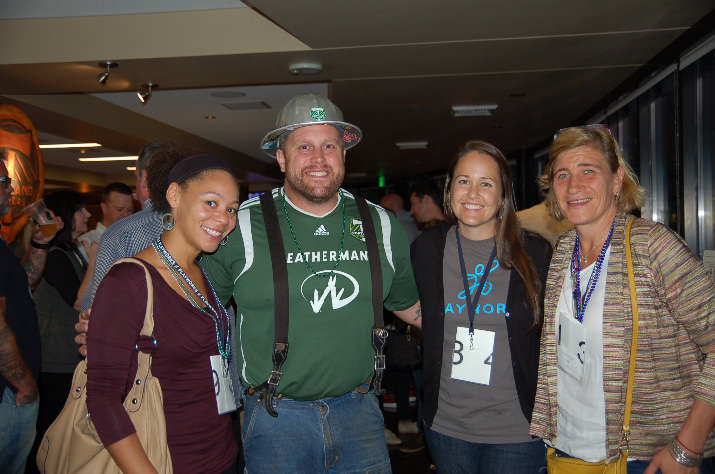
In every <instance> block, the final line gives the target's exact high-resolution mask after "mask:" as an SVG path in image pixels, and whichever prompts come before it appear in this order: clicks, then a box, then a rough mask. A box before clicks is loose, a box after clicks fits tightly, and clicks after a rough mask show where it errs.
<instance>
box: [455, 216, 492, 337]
mask: <svg viewBox="0 0 715 474" xmlns="http://www.w3.org/2000/svg"><path fill="white" fill-rule="evenodd" d="M455 233H456V234H457V250H458V253H459V264H460V266H461V267H462V282H463V283H464V298H465V299H466V300H467V312H468V315H469V337H470V339H471V338H472V336H474V315H475V314H476V312H477V304H478V303H479V297H480V296H481V295H482V290H483V289H484V284H485V283H486V282H487V278H488V277H489V272H490V271H491V270H492V264H493V263H494V258H496V256H497V245H496V242H495V243H494V247H492V254H491V255H490V256H489V263H487V266H486V267H484V274H483V276H482V279H481V281H480V282H479V288H477V292H476V294H475V295H474V299H472V298H471V297H470V296H469V281H468V277H467V275H468V274H467V266H466V265H465V264H464V254H463V253H462V241H461V240H460V238H459V227H455ZM475 276H476V275H475Z"/></svg>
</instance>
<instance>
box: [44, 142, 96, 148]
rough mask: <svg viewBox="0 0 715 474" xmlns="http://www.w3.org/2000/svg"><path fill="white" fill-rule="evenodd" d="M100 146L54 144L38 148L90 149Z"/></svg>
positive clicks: (92, 144) (93, 144)
mask: <svg viewBox="0 0 715 474" xmlns="http://www.w3.org/2000/svg"><path fill="white" fill-rule="evenodd" d="M93 146H102V145H100V144H99V143H54V144H51V145H40V148H90V147H93Z"/></svg>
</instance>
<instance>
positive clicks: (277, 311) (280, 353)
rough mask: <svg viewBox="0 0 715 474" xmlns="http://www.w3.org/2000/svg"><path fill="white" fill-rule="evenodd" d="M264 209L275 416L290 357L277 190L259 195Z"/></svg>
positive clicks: (269, 405)
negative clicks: (276, 397) (270, 288)
mask: <svg viewBox="0 0 715 474" xmlns="http://www.w3.org/2000/svg"><path fill="white" fill-rule="evenodd" d="M259 200H260V202H261V209H262V210H263V221H264V223H265V226H266V234H267V235H268V248H269V250H270V254H271V265H272V267H273V305H274V316H273V318H274V321H275V329H274V331H273V370H271V375H270V376H269V377H268V380H267V381H266V382H265V387H266V388H265V391H264V396H265V402H266V410H268V413H270V415H271V416H278V413H277V412H276V411H275V409H274V408H273V396H274V395H275V393H276V390H277V389H278V383H280V380H281V377H282V376H283V372H282V371H281V368H282V367H283V363H284V362H285V361H286V359H287V358H288V321H289V317H290V316H289V309H290V308H289V305H288V289H289V288H288V266H287V265H286V254H285V247H284V245H283V234H281V228H280V224H279V223H278V213H277V211H276V204H275V202H274V201H273V192H271V191H268V192H265V193H263V194H261V197H260V198H259Z"/></svg>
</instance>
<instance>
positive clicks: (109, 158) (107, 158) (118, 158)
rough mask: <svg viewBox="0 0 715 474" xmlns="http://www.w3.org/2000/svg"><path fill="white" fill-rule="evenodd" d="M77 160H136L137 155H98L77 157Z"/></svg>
mask: <svg viewBox="0 0 715 474" xmlns="http://www.w3.org/2000/svg"><path fill="white" fill-rule="evenodd" d="M77 159H78V160H79V161H137V160H138V159H139V157H138V156H98V157H96V158H77Z"/></svg>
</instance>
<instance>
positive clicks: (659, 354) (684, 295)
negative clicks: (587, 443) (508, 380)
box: [531, 214, 715, 460]
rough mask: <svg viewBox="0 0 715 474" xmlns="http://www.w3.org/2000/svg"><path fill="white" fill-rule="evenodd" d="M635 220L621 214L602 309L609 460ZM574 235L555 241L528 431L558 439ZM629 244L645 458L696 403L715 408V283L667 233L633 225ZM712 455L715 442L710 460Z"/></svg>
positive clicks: (638, 416)
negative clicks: (563, 306) (561, 342)
mask: <svg viewBox="0 0 715 474" xmlns="http://www.w3.org/2000/svg"><path fill="white" fill-rule="evenodd" d="M629 217H630V216H628V215H625V214H619V215H618V217H617V218H616V225H615V228H614V231H613V237H612V240H611V255H610V258H609V261H608V276H607V280H606V298H605V301H604V305H603V385H604V392H605V400H606V431H607V446H606V452H607V457H608V459H609V460H611V459H613V458H615V457H616V456H618V454H619V449H621V448H625V445H624V444H623V443H622V424H623V411H624V408H625V399H626V385H627V379H628V363H629V357H630V346H631V328H632V319H631V318H632V313H631V304H630V292H629V288H628V273H627V269H626V257H625V239H624V234H625V229H626V224H627V222H628V218H629ZM575 240H576V232H575V230H573V229H571V230H569V231H567V232H566V233H565V234H563V235H562V236H561V238H560V239H559V241H558V242H557V244H556V250H555V251H554V256H553V259H552V260H551V265H550V267H549V275H548V278H547V282H546V293H545V305H544V328H543V332H542V336H541V354H540V361H539V378H538V387H537V392H536V402H535V407H534V413H533V417H532V422H531V434H532V435H534V436H538V437H540V438H543V439H545V440H549V441H551V442H555V440H556V420H557V409H558V400H557V387H556V380H557V379H556V367H557V359H556V335H555V334H556V333H555V331H556V328H555V316H556V306H557V303H558V299H559V295H560V292H561V287H562V286H563V281H564V276H565V274H566V272H567V271H569V264H570V259H571V255H572V253H573V248H574V243H575ZM631 246H632V251H633V252H632V253H633V265H634V273H635V281H636V292H637V298H638V315H639V325H638V326H639V329H638V351H637V356H636V372H635V382H634V388H633V404H632V408H631V437H630V444H629V449H630V452H629V458H631V459H641V460H647V459H650V458H652V457H653V455H654V454H655V453H656V452H657V451H658V450H659V449H660V448H662V447H664V446H665V445H666V444H667V443H668V442H669V441H670V440H671V439H673V437H674V436H675V435H676V434H677V432H678V431H679V430H680V428H681V427H682V426H683V423H684V422H685V419H686V417H687V415H688V412H689V411H690V408H691V405H692V402H693V397H696V398H698V399H700V400H702V401H703V402H705V403H708V404H710V405H715V358H713V357H712V356H708V354H710V353H713V352H715V339H714V336H715V332H714V329H715V328H714V326H713V323H715V283H714V282H713V280H712V279H711V278H710V276H709V274H708V273H707V272H706V270H705V268H704V267H703V265H702V262H701V261H700V259H699V258H698V257H697V256H695V255H694V254H693V253H692V252H691V251H690V249H689V248H688V247H687V245H686V244H685V242H683V240H682V239H681V238H680V237H679V236H677V235H676V234H675V233H674V232H672V231H671V230H669V229H668V228H666V227H665V226H663V225H661V224H658V223H654V222H651V221H647V220H644V219H636V220H635V221H634V223H633V227H632V230H631ZM714 453H715V436H713V434H712V433H711V435H710V437H709V439H708V440H707V442H706V444H705V456H706V457H707V456H712V455H713V454H714Z"/></svg>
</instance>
